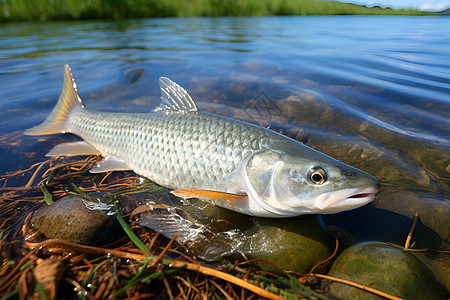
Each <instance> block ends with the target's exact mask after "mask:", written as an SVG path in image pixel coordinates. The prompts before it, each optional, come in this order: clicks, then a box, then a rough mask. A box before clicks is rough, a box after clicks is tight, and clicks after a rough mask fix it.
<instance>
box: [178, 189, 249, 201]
mask: <svg viewBox="0 0 450 300" xmlns="http://www.w3.org/2000/svg"><path fill="white" fill-rule="evenodd" d="M170 193H171V194H173V195H175V196H177V197H180V198H184V199H189V198H200V199H214V200H228V201H230V202H241V201H244V200H246V199H248V196H247V195H239V194H232V193H225V192H219V191H209V190H195V189H184V190H176V191H171V192H170Z"/></svg>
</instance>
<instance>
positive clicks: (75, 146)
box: [45, 141, 102, 156]
mask: <svg viewBox="0 0 450 300" xmlns="http://www.w3.org/2000/svg"><path fill="white" fill-rule="evenodd" d="M101 154H102V153H101V152H100V151H98V150H97V149H96V148H95V147H94V146H91V145H89V144H88V143H86V142H85V141H81V142H71V143H62V144H59V145H56V146H55V147H54V148H53V149H52V150H50V152H49V153H47V154H46V155H45V156H78V155H101Z"/></svg>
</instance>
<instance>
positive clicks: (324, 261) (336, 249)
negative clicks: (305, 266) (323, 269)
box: [309, 235, 339, 274]
mask: <svg viewBox="0 0 450 300" xmlns="http://www.w3.org/2000/svg"><path fill="white" fill-rule="evenodd" d="M334 239H335V241H336V246H335V248H334V252H333V254H331V256H330V257H328V258H327V259H325V260H323V261H321V262H320V263H318V264H316V265H315V266H314V267H312V269H311V271H309V274H312V273H313V272H314V270H315V269H316V268H317V267H318V266H320V265H322V264H324V263H326V262H329V261H330V260H332V259H333V257H335V256H336V254H337V252H338V249H339V240H338V238H337V237H336V235H334Z"/></svg>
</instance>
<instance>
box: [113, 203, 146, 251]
mask: <svg viewBox="0 0 450 300" xmlns="http://www.w3.org/2000/svg"><path fill="white" fill-rule="evenodd" d="M116 218H117V221H119V224H120V226H122V228H123V230H124V231H125V233H126V234H127V235H128V237H129V238H130V240H131V241H132V242H133V243H134V244H135V245H136V247H138V249H139V250H141V251H143V252H146V253H149V252H150V249H148V247H147V246H146V245H145V244H144V243H143V242H142V241H141V240H140V239H139V238H138V237H137V236H136V234H135V233H134V232H133V230H131V228H130V226H128V224H127V222H125V220H124V219H123V218H122V216H121V215H120V213H119V211H118V210H117V208H116Z"/></svg>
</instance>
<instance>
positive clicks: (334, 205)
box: [314, 187, 378, 213]
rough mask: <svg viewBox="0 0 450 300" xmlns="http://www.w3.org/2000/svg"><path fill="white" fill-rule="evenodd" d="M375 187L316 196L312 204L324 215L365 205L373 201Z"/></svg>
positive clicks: (350, 189)
mask: <svg viewBox="0 0 450 300" xmlns="http://www.w3.org/2000/svg"><path fill="white" fill-rule="evenodd" d="M377 191H378V188H376V187H369V188H348V189H343V190H338V191H333V192H327V193H323V194H320V195H318V196H317V197H316V198H315V199H314V203H315V205H316V206H317V208H319V209H320V210H323V211H324V213H335V212H340V211H344V210H349V209H353V208H357V207H361V206H363V205H366V204H367V203H369V202H371V201H373V199H375V193H376V192H377Z"/></svg>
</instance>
